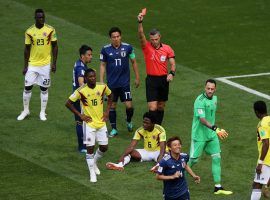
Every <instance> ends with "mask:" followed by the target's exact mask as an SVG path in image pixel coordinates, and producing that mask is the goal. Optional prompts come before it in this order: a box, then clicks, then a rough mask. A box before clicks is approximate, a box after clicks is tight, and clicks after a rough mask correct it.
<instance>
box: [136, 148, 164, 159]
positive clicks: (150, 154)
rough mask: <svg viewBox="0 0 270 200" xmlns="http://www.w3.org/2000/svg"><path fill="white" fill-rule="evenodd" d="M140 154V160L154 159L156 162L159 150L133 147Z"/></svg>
mask: <svg viewBox="0 0 270 200" xmlns="http://www.w3.org/2000/svg"><path fill="white" fill-rule="evenodd" d="M135 150H136V151H138V152H139V154H140V155H141V158H142V159H141V162H143V161H155V162H157V158H158V156H159V153H160V151H147V150H145V149H135Z"/></svg>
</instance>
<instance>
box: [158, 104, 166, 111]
mask: <svg viewBox="0 0 270 200" xmlns="http://www.w3.org/2000/svg"><path fill="white" fill-rule="evenodd" d="M164 108H165V102H158V105H157V110H158V111H163V110H164Z"/></svg>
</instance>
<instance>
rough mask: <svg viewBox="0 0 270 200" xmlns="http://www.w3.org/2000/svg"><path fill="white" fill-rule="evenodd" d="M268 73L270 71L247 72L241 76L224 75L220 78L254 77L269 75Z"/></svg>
mask: <svg viewBox="0 0 270 200" xmlns="http://www.w3.org/2000/svg"><path fill="white" fill-rule="evenodd" d="M267 75H270V72H266V73H259V74H246V75H239V76H224V77H220V78H225V79H232V78H245V77H254V76H267Z"/></svg>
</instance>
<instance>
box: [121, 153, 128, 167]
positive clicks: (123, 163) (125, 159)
mask: <svg viewBox="0 0 270 200" xmlns="http://www.w3.org/2000/svg"><path fill="white" fill-rule="evenodd" d="M129 162H130V155H127V156H125V157H124V161H123V162H120V163H119V165H121V166H122V167H124V166H125V165H127V164H128V163H129Z"/></svg>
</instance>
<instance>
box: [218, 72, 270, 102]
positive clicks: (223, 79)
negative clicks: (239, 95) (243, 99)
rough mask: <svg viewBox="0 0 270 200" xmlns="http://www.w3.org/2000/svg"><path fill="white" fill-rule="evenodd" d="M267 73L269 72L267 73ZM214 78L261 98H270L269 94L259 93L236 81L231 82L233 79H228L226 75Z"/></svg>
mask: <svg viewBox="0 0 270 200" xmlns="http://www.w3.org/2000/svg"><path fill="white" fill-rule="evenodd" d="M269 74H270V73H269ZM269 74H268V75H269ZM251 75H254V74H251ZM265 75H266V74H265ZM238 77H239V76H238ZM242 77H243V76H242ZM244 77H251V76H247V75H245V76H244ZM216 80H219V81H221V82H223V83H227V84H228V85H231V86H233V87H236V88H239V89H240V90H244V91H246V92H248V93H251V94H255V95H257V96H260V97H263V98H265V99H267V100H270V96H269V95H267V94H264V93H261V92H258V91H257V90H253V89H251V88H248V87H245V86H243V85H241V84H238V83H235V82H233V81H230V80H228V79H227V77H220V78H216Z"/></svg>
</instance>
